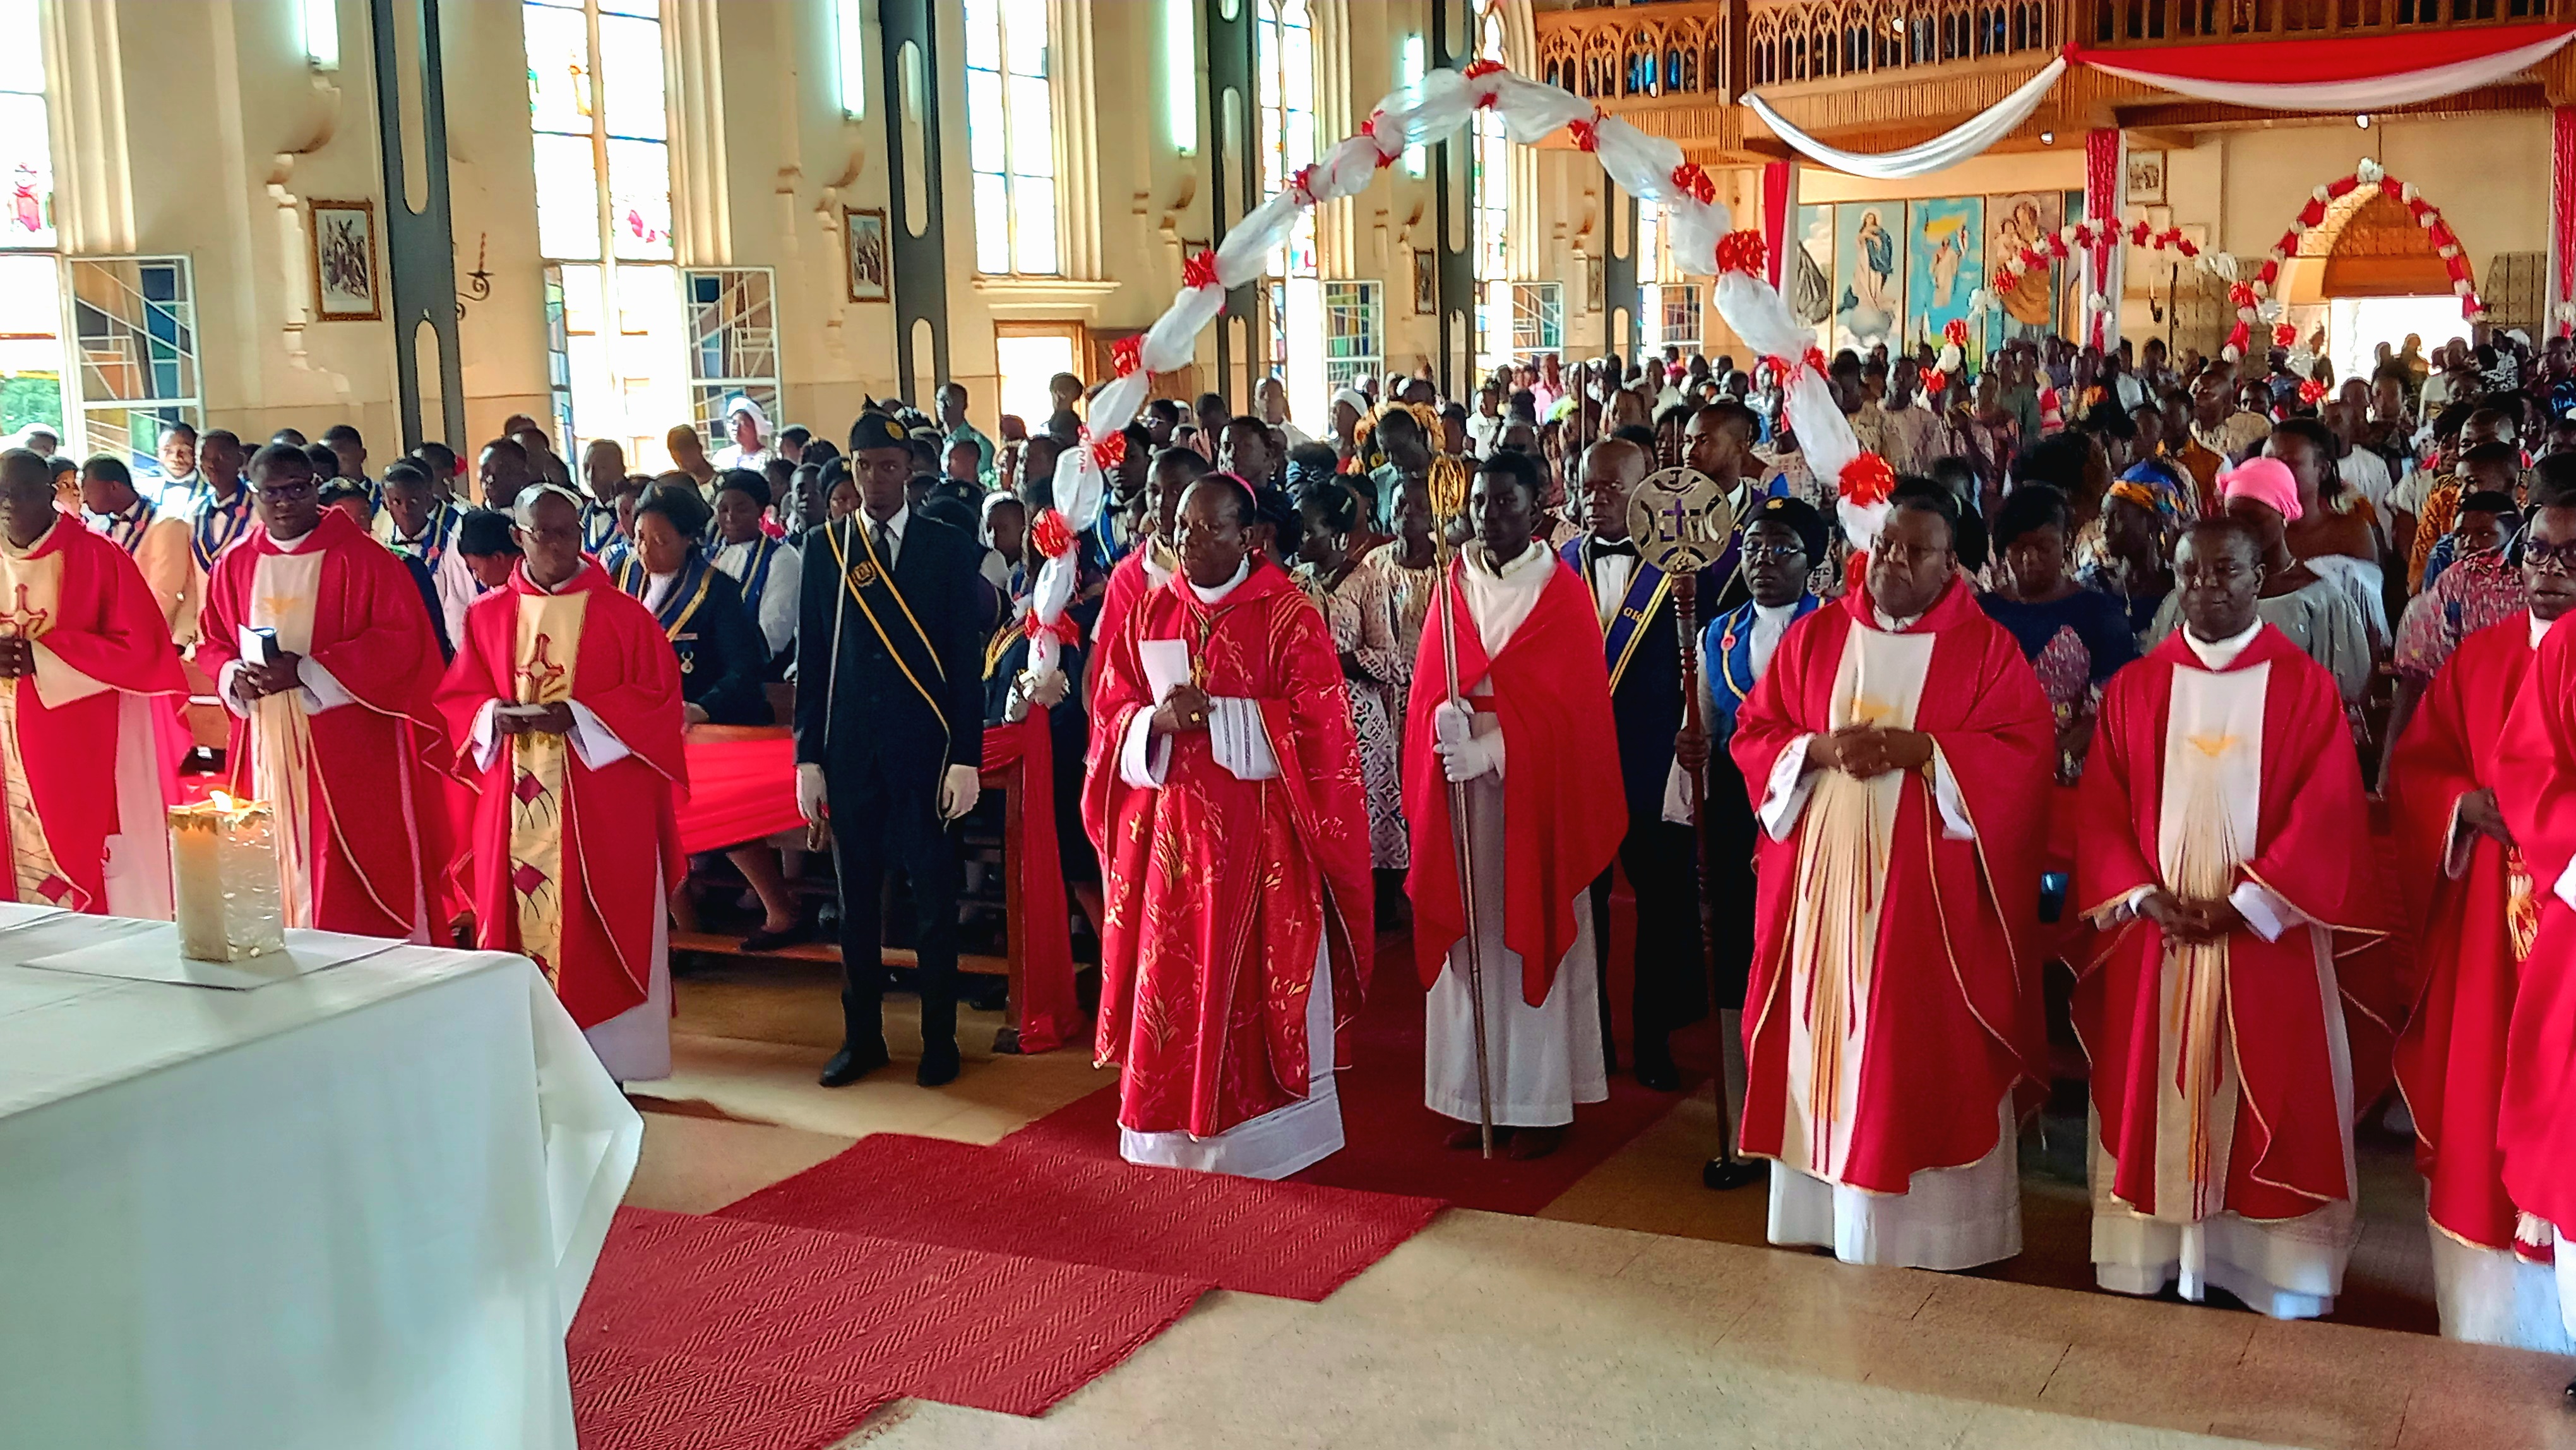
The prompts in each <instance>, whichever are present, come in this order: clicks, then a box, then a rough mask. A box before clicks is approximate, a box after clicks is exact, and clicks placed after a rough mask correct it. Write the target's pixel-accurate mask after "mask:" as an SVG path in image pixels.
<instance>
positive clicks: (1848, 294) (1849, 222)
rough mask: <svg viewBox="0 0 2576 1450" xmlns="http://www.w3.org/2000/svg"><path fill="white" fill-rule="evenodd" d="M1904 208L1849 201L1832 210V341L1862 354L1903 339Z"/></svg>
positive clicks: (1898, 204) (1897, 204)
mask: <svg viewBox="0 0 2576 1450" xmlns="http://www.w3.org/2000/svg"><path fill="white" fill-rule="evenodd" d="M1904 231H1905V203H1903V202H1901V201H1847V202H1844V203H1843V204H1842V205H1840V206H1838V207H1836V208H1835V209H1834V271H1833V278H1834V339H1833V345H1834V346H1835V347H1837V348H1846V347H1848V348H1853V349H1856V350H1859V351H1863V352H1866V351H1868V350H1869V349H1870V348H1872V347H1875V346H1877V345H1878V344H1880V343H1886V344H1888V345H1889V346H1891V347H1893V346H1895V345H1896V344H1897V343H1898V342H1900V341H1901V340H1902V339H1903V337H1904V334H1905V268H1904V265H1903V259H1902V254H1901V252H1900V250H1899V243H1900V238H1901V237H1902V235H1903V233H1904Z"/></svg>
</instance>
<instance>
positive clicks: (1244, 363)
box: [1175, 0, 1323, 408]
mask: <svg viewBox="0 0 2576 1450" xmlns="http://www.w3.org/2000/svg"><path fill="white" fill-rule="evenodd" d="M1229 12H1231V13H1229ZM1200 24H1202V25H1203V26H1205V27H1206V29H1207V67H1206V72H1205V74H1206V76H1207V105H1206V108H1205V109H1206V111H1207V135H1208V152H1207V157H1208V181H1209V187H1208V245H1209V246H1211V247H1213V246H1215V245H1216V244H1217V243H1218V242H1221V241H1223V240H1225V234H1226V233H1227V232H1229V231H1231V230H1233V228H1234V225H1235V223H1237V222H1239V221H1241V220H1243V218H1244V215H1245V214H1246V213H1248V212H1250V211H1251V210H1252V209H1253V208H1254V207H1256V206H1259V205H1260V204H1261V134H1260V132H1261V103H1260V92H1258V91H1257V90H1255V89H1254V88H1253V84H1252V64H1253V14H1252V0H1206V5H1205V7H1204V10H1203V13H1202V14H1201V16H1200ZM1175 280H1176V281H1177V280H1178V279H1175ZM1268 328H1269V320H1268V319H1267V318H1264V317H1263V316H1261V288H1260V286H1259V285H1258V284H1256V283H1252V282H1246V283H1244V284H1243V285H1242V286H1240V287H1236V288H1233V289H1231V290H1229V291H1228V292H1227V293H1226V294H1225V311H1224V312H1222V313H1220V314H1219V315H1218V317H1217V324H1216V376H1215V377H1214V378H1213V379H1210V380H1209V382H1208V390H1209V391H1213V392H1221V393H1224V394H1225V395H1226V398H1227V401H1228V402H1230V403H1232V404H1233V405H1234V406H1235V407H1238V408H1249V407H1251V406H1252V384H1253V378H1254V375H1255V372H1256V370H1257V367H1258V363H1259V360H1260V358H1261V356H1262V349H1261V346H1260V340H1261V339H1262V338H1263V337H1265V336H1266V335H1267V331H1268ZM1314 345H1315V346H1318V347H1320V346H1322V345H1323V343H1322V339H1320V338H1318V339H1316V340H1315V343H1314Z"/></svg>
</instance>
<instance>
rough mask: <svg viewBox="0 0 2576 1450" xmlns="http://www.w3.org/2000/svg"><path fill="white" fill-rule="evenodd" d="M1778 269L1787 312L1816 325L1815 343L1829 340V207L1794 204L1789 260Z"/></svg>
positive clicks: (1831, 247) (1831, 298) (1831, 294)
mask: <svg viewBox="0 0 2576 1450" xmlns="http://www.w3.org/2000/svg"><path fill="white" fill-rule="evenodd" d="M1782 271H1783V275H1782V276H1781V278H1780V283H1781V286H1780V290H1781V292H1782V293H1784V294H1785V295H1786V297H1787V299H1788V302H1789V312H1790V315H1791V316H1794V317H1796V318H1797V319H1798V320H1799V321H1800V322H1803V323H1805V324H1807V325H1808V326H1809V327H1812V328H1814V329H1816V342H1817V344H1818V345H1819V346H1822V345H1823V344H1824V343H1826V342H1829V341H1831V340H1832V338H1831V336H1830V330H1829V324H1830V323H1831V322H1832V320H1833V315H1834V209H1833V208H1832V207H1830V206H1802V207H1800V208H1798V236H1797V245H1796V246H1795V247H1792V248H1791V249H1790V252H1789V264H1788V266H1787V267H1785V268H1783V269H1782Z"/></svg>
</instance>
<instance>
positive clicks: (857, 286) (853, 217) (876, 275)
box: [841, 206, 894, 302]
mask: <svg viewBox="0 0 2576 1450" xmlns="http://www.w3.org/2000/svg"><path fill="white" fill-rule="evenodd" d="M841 231H842V241H843V243H844V245H845V246H846V247H847V248H848V251H849V274H850V300H851V301H853V302H891V301H893V300H894V250H893V244H892V242H891V241H889V240H888V238H887V236H886V214H885V208H884V207H881V206H879V207H869V208H866V209H864V210H862V209H861V208H858V207H848V206H845V207H843V208H841Z"/></svg>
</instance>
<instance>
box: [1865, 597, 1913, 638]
mask: <svg viewBox="0 0 2576 1450" xmlns="http://www.w3.org/2000/svg"><path fill="white" fill-rule="evenodd" d="M1869 614H1870V618H1871V619H1872V620H1873V621H1875V622H1876V623H1877V625H1878V627H1879V629H1880V631H1881V632H1883V633H1886V634H1903V633H1905V632H1906V631H1907V630H1909V629H1912V628H1913V627H1914V626H1915V625H1917V624H1919V623H1921V622H1922V620H1923V616H1922V615H1920V614H1909V615H1906V616H1905V617H1904V618H1902V619H1899V618H1897V617H1896V616H1895V615H1893V614H1890V613H1888V612H1887V611H1886V610H1884V609H1881V608H1879V607H1878V606H1877V605H1875V604H1873V605H1871V606H1870V607H1869Z"/></svg>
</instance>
